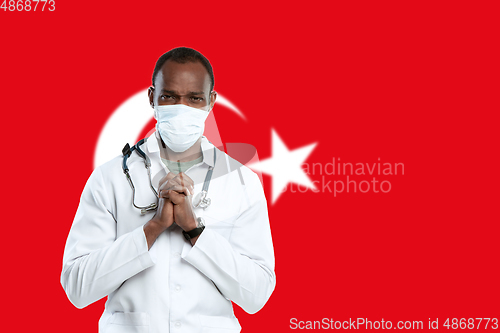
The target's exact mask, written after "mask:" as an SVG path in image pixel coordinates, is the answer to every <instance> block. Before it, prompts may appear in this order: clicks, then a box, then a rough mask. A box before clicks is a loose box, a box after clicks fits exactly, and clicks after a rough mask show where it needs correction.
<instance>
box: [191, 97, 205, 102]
mask: <svg viewBox="0 0 500 333" xmlns="http://www.w3.org/2000/svg"><path fill="white" fill-rule="evenodd" d="M191 100H192V101H195V102H202V101H203V100H204V99H203V97H194V96H193V97H191Z"/></svg>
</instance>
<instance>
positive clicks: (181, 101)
mask: <svg viewBox="0 0 500 333" xmlns="http://www.w3.org/2000/svg"><path fill="white" fill-rule="evenodd" d="M175 104H184V105H186V106H190V105H189V99H188V98H186V97H184V96H181V97H180V98H179V99H178V100H176V101H175Z"/></svg>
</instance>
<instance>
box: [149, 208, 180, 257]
mask: <svg viewBox="0 0 500 333" xmlns="http://www.w3.org/2000/svg"><path fill="white" fill-rule="evenodd" d="M173 223H174V205H173V204H172V201H170V199H165V198H160V199H159V200H158V209H157V210H156V213H155V216H153V218H152V219H151V220H149V222H147V223H146V224H145V225H144V234H145V235H146V240H147V241H148V249H150V248H151V246H153V243H154V242H155V240H156V238H158V236H160V234H161V233H162V232H163V231H165V230H166V229H167V228H168V227H170V226H171V225H172V224H173Z"/></svg>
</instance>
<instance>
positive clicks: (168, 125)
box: [154, 104, 210, 153]
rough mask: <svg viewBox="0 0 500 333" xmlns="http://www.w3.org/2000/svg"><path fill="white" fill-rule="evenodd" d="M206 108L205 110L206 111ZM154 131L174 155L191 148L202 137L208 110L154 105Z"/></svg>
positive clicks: (179, 105)
mask: <svg viewBox="0 0 500 333" xmlns="http://www.w3.org/2000/svg"><path fill="white" fill-rule="evenodd" d="M209 107H210V106H207V107H206V108H205V109H208V108H209ZM154 109H155V115H154V116H155V119H156V130H157V131H158V132H159V133H160V136H161V138H162V140H163V142H165V144H166V145H167V146H168V148H170V149H172V150H173V151H175V152H176V153H180V152H184V151H186V150H188V148H190V147H192V146H193V145H194V144H195V142H196V141H198V139H199V138H200V136H202V135H203V131H204V130H205V120H206V119H207V117H208V114H209V113H210V110H208V111H207V110H204V109H196V108H192V107H190V106H187V105H184V104H174V105H155V107H154Z"/></svg>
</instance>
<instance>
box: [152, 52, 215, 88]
mask: <svg viewBox="0 0 500 333" xmlns="http://www.w3.org/2000/svg"><path fill="white" fill-rule="evenodd" d="M155 86H156V88H157V89H166V90H172V91H178V92H180V93H182V92H186V91H206V92H210V75H208V71H207V69H206V68H205V66H203V65H202V64H201V63H200V62H198V61H197V62H186V63H183V64H181V63H178V62H175V61H172V60H167V61H165V63H164V64H163V66H162V67H161V70H160V71H159V72H158V75H157V76H156V79H155Z"/></svg>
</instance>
